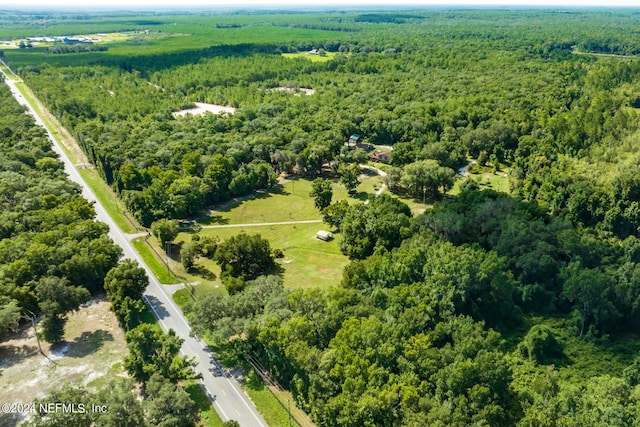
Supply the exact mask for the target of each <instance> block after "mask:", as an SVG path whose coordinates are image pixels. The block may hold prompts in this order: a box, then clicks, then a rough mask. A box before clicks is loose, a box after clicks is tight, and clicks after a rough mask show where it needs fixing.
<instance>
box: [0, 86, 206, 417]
mask: <svg viewBox="0 0 640 427" xmlns="http://www.w3.org/2000/svg"><path fill="white" fill-rule="evenodd" d="M0 135H1V136H0V150H1V151H2V153H3V157H2V159H1V160H0V206H1V208H0V339H3V338H4V337H5V335H6V334H7V333H8V332H10V331H15V330H17V328H18V327H19V326H20V323H21V322H22V323H24V322H26V321H33V322H37V323H38V329H39V330H40V332H39V333H40V335H41V336H42V338H44V339H45V340H47V341H49V342H52V343H56V342H60V341H62V340H63V339H64V326H65V323H66V320H67V315H68V313H69V312H71V311H75V310H78V309H79V308H80V306H81V305H82V304H84V303H86V302H87V301H88V300H89V299H90V298H92V297H95V296H98V295H99V294H101V293H103V292H104V293H106V295H107V298H108V299H109V301H110V302H111V309H112V311H114V313H115V314H116V316H117V318H118V320H119V321H120V324H121V325H122V327H123V328H124V329H125V331H127V333H126V340H127V347H128V349H129V355H127V356H126V357H125V360H124V366H125V368H126V369H127V371H128V373H129V374H130V375H131V377H130V378H112V379H109V380H107V385H105V386H104V387H100V388H99V389H98V390H96V391H93V390H86V389H85V388H84V387H75V386H69V385H66V386H64V387H63V388H61V389H60V390H57V391H54V392H53V393H51V394H50V395H49V396H47V397H45V398H44V399H42V400H41V401H36V402H35V405H36V407H37V405H39V404H40V403H43V404H48V403H50V402H62V403H64V404H74V405H76V406H75V407H76V411H74V413H72V414H69V413H67V412H63V411H58V412H56V413H55V414H50V413H49V414H47V413H44V412H40V411H37V412H36V415H35V416H34V417H33V419H31V420H30V421H29V422H28V423H27V424H28V425H32V426H49V425H52V424H55V425H71V424H72V425H74V426H92V425H96V423H97V424H100V425H111V424H113V423H116V424H121V423H123V422H125V423H126V424H127V425H138V426H142V425H150V426H158V425H181V426H195V425H196V418H197V415H196V411H195V403H194V402H193V400H192V399H191V398H190V396H189V394H188V393H187V392H186V391H185V390H184V388H183V387H182V386H181V385H180V382H181V381H184V380H187V379H193V378H194V373H193V370H192V366H193V361H192V360H190V359H187V358H186V357H185V356H180V354H179V351H180V346H181V344H182V341H183V340H182V339H180V338H178V337H176V336H175V333H173V331H170V332H169V333H168V334H165V333H163V332H162V331H161V330H160V328H159V327H158V326H157V325H151V324H147V323H144V317H145V311H146V307H145V305H144V302H143V300H142V294H143V292H144V290H145V288H146V287H147V285H148V283H149V282H148V279H147V275H146V273H145V271H144V270H143V269H142V268H140V267H139V266H138V265H137V263H135V262H134V261H131V260H122V261H119V258H120V257H121V255H122V252H121V250H120V248H118V247H117V246H115V244H114V243H113V242H112V241H111V239H110V238H109V237H108V236H107V231H108V229H107V226H106V225H104V224H102V223H100V222H97V221H95V220H94V217H95V212H94V209H93V206H92V205H91V203H89V202H88V201H87V200H85V199H84V198H82V197H81V195H80V188H79V187H78V186H77V185H76V184H74V183H71V182H70V181H69V180H68V179H67V177H66V174H65V172H64V167H63V164H62V163H61V162H60V161H59V160H58V158H57V155H56V154H55V153H54V152H53V151H52V149H51V143H50V141H49V140H48V138H47V135H46V133H45V131H44V129H42V128H41V127H39V126H36V124H35V123H34V121H33V118H32V117H31V116H29V115H28V114H26V113H25V111H24V108H23V107H22V106H20V105H19V104H18V103H17V102H16V101H15V100H14V98H13V96H12V94H11V92H10V91H9V88H8V87H7V86H6V85H4V84H3V85H0ZM135 382H139V383H141V384H143V386H144V388H143V397H144V400H143V401H140V400H139V399H138V396H137V393H136V392H134V390H135ZM80 405H84V407H83V408H82V409H81V408H80ZM92 405H98V406H99V407H101V408H103V407H106V408H107V409H105V410H104V411H93V410H92Z"/></svg>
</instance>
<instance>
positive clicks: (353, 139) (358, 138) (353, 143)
mask: <svg viewBox="0 0 640 427" xmlns="http://www.w3.org/2000/svg"><path fill="white" fill-rule="evenodd" d="M347 147H349V149H351V150H355V149H356V148H362V149H363V150H365V151H371V150H373V149H374V148H375V147H374V146H373V144H368V143H366V142H364V139H363V138H362V135H359V134H357V133H354V134H353V135H351V136H350V137H349V140H348V141H347Z"/></svg>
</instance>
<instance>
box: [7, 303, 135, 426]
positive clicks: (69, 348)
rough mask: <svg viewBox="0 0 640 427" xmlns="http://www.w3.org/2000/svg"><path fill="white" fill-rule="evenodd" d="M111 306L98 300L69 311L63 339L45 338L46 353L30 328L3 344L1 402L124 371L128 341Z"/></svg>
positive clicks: (33, 396) (24, 399)
mask: <svg viewBox="0 0 640 427" xmlns="http://www.w3.org/2000/svg"><path fill="white" fill-rule="evenodd" d="M109 307H110V304H109V302H108V301H106V300H104V299H96V300H93V301H92V302H91V303H90V304H88V305H86V306H85V307H83V308H81V309H80V310H79V311H78V312H77V313H73V314H71V315H70V316H69V321H68V322H67V327H66V328H65V330H66V334H65V341H64V342H62V343H60V344H56V345H53V346H52V345H50V344H48V343H45V342H42V348H43V350H44V353H45V354H46V355H47V357H44V356H42V355H41V354H40V352H39V351H38V344H37V341H36V338H35V336H34V334H33V329H31V328H28V327H25V328H23V329H22V330H21V331H20V332H19V333H17V334H14V335H12V336H10V337H8V339H6V340H5V341H3V342H2V343H0V369H1V370H2V374H1V376H0V378H1V381H0V402H3V403H5V402H16V403H30V402H33V401H34V400H35V399H38V398H42V397H44V396H45V395H47V394H48V393H49V392H51V391H52V390H55V389H59V388H60V387H62V386H63V385H65V384H76V385H83V386H86V385H87V384H89V383H90V382H91V381H93V380H95V379H96V378H99V377H101V376H104V375H106V374H110V375H114V374H116V375H120V374H122V373H123V372H124V371H123V368H122V366H121V365H122V360H123V358H124V356H125V355H126V354H127V346H126V343H125V340H124V333H123V331H122V329H121V328H120V325H119V324H118V321H117V320H116V318H115V316H114V314H113V313H112V312H111V311H110V310H109ZM116 363H118V365H116V366H114V365H115V364H116ZM6 421H8V420H6V419H5V420H3V419H0V425H3V422H6Z"/></svg>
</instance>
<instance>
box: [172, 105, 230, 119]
mask: <svg viewBox="0 0 640 427" xmlns="http://www.w3.org/2000/svg"><path fill="white" fill-rule="evenodd" d="M195 104H196V106H195V107H194V108H188V109H186V110H181V111H176V112H175V113H173V115H174V117H178V116H185V115H187V114H192V115H194V116H198V115H203V114H204V113H206V112H210V113H213V114H223V113H227V114H233V113H235V112H236V109H235V108H233V107H226V106H224V105H215V104H205V103H204V102H195Z"/></svg>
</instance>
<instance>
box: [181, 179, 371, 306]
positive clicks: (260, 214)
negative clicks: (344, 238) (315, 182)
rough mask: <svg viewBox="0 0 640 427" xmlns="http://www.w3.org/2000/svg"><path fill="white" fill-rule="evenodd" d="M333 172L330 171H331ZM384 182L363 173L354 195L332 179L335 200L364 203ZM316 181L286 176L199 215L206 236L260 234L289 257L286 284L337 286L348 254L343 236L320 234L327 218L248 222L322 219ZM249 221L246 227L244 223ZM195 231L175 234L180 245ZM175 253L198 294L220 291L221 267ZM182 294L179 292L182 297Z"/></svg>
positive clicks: (284, 264)
mask: <svg viewBox="0 0 640 427" xmlns="http://www.w3.org/2000/svg"><path fill="white" fill-rule="evenodd" d="M327 177H329V175H327ZM381 185H382V178H381V177H379V176H364V177H362V179H361V183H360V185H359V186H358V188H357V189H356V194H355V197H352V196H349V194H348V193H347V191H346V189H345V188H344V186H342V185H341V184H339V183H338V182H337V180H335V179H333V180H332V189H333V199H332V200H333V201H334V202H335V201H338V200H345V199H346V200H348V201H349V203H352V204H355V203H362V202H363V200H366V198H367V197H368V196H369V195H372V194H374V193H375V191H376V190H377V189H378V188H380V186H381ZM311 188H312V181H311V180H308V179H301V178H300V179H291V180H286V181H285V182H284V183H283V184H282V185H280V186H278V187H277V188H275V189H273V190H272V191H270V192H264V193H258V194H257V195H255V196H252V197H249V198H247V199H246V200H243V201H240V202H238V203H236V204H232V205H231V206H229V207H226V208H225V209H222V210H220V211H218V212H215V213H213V214H212V215H210V216H209V217H207V218H205V219H203V220H200V221H199V223H200V224H201V225H203V227H204V228H202V230H200V231H199V232H198V234H199V235H201V236H211V237H217V238H218V239H219V240H220V241H224V240H226V239H229V238H230V237H231V236H235V235H237V234H239V233H241V232H244V233H247V234H260V235H261V236H262V237H263V238H265V239H267V240H269V242H270V244H271V247H272V248H273V249H281V250H282V251H283V252H284V258H281V259H278V260H277V263H278V266H279V274H281V275H282V277H283V280H284V285H285V287H287V288H313V287H320V288H327V287H331V286H337V285H338V284H339V283H340V280H341V279H342V270H343V268H344V266H346V265H347V264H348V263H349V259H348V258H347V257H346V256H344V255H343V254H342V252H341V251H340V248H339V245H338V242H339V240H340V235H339V234H337V235H336V239H334V240H332V241H330V242H324V241H321V240H318V239H316V238H315V235H316V233H317V232H318V231H319V230H329V228H330V227H329V226H328V225H327V224H324V223H322V222H317V223H310V224H275V225H258V226H248V225H249V224H251V225H253V224H262V223H280V222H293V221H307V220H316V221H319V220H321V219H322V215H321V214H320V212H319V211H318V210H317V209H316V208H315V206H314V202H313V198H311V197H310V196H309V193H310V192H311ZM234 224H235V225H238V226H237V227H228V228H207V227H208V226H214V227H215V226H216V225H234ZM242 224H247V226H242ZM192 235H193V232H183V233H180V234H179V235H178V237H177V238H176V239H175V243H176V246H177V247H181V245H183V244H184V243H186V242H189V241H191V236H192ZM177 261H178V259H177V258H174V260H173V262H172V261H171V260H170V262H169V263H170V265H171V268H172V269H174V271H176V273H177V274H178V275H180V276H185V277H187V279H188V280H189V281H190V282H192V283H193V284H194V286H195V288H196V294H199V293H205V292H209V291H217V292H221V291H222V290H221V288H222V289H224V288H223V285H222V282H221V281H220V268H219V267H218V266H217V265H216V264H215V263H214V262H212V261H211V260H208V259H204V258H199V259H198V260H196V267H195V268H194V269H192V270H191V271H185V270H184V268H183V267H182V266H181V265H180V264H179V262H177ZM178 297H179V298H180V296H178Z"/></svg>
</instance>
